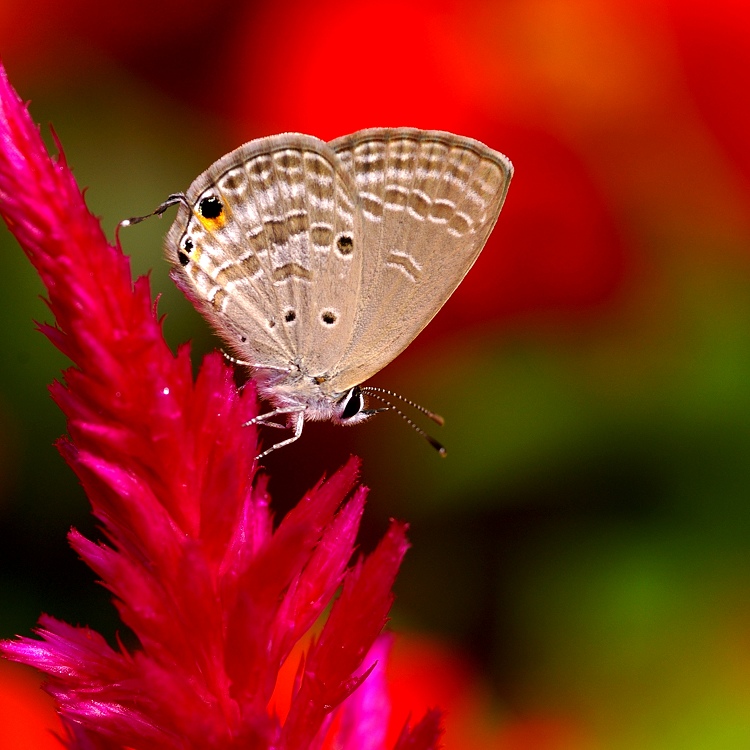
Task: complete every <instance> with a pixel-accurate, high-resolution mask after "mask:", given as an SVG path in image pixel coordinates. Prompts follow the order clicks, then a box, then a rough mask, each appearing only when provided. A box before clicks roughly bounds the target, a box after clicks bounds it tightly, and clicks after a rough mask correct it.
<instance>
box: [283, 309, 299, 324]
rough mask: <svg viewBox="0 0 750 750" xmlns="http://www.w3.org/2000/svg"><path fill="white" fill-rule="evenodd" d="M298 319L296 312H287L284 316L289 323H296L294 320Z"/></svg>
mask: <svg viewBox="0 0 750 750" xmlns="http://www.w3.org/2000/svg"><path fill="white" fill-rule="evenodd" d="M296 317H297V313H296V312H294V310H287V311H286V313H285V314H284V320H285V321H286V322H287V323H292V322H294V320H295V319H296Z"/></svg>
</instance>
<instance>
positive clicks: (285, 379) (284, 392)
mask: <svg viewBox="0 0 750 750" xmlns="http://www.w3.org/2000/svg"><path fill="white" fill-rule="evenodd" d="M253 379H254V380H255V382H256V384H257V388H258V392H259V394H260V395H261V396H262V397H263V398H264V399H266V400H267V401H270V402H271V403H272V404H273V405H274V406H275V407H276V408H277V409H279V410H281V411H289V412H290V413H294V412H300V411H301V412H303V413H304V419H305V420H306V421H323V420H332V421H333V422H337V423H339V424H355V423H357V422H361V421H363V420H365V419H367V418H368V417H369V416H370V414H369V413H367V412H365V411H363V410H362V407H363V406H364V404H363V403H361V405H360V409H359V410H357V411H355V412H353V413H351V405H349V402H350V400H351V396H352V394H353V392H354V389H350V390H348V391H343V392H333V391H332V389H331V387H330V380H329V378H328V377H326V376H325V375H316V376H310V375H307V374H305V373H304V372H303V371H302V370H301V369H299V368H293V369H291V370H271V369H265V368H257V369H255V370H254V372H253ZM355 398H357V399H360V400H361V395H359V390H358V389H356V394H355ZM348 405H349V406H348Z"/></svg>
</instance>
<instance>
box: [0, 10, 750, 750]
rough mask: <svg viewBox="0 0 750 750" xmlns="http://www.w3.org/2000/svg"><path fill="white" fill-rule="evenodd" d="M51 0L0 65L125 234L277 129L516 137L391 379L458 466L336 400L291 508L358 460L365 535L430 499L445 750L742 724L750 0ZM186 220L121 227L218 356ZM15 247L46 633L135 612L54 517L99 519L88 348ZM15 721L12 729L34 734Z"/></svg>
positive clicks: (419, 543)
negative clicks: (179, 254)
mask: <svg viewBox="0 0 750 750" xmlns="http://www.w3.org/2000/svg"><path fill="white" fill-rule="evenodd" d="M31 13H32V9H31V8H30V6H28V5H27V4H25V3H21V2H20V0H6V1H5V2H4V3H3V4H2V5H0V41H1V42H2V44H1V45H0V50H2V55H3V60H4V63H5V65H6V67H7V69H8V72H9V75H10V77H11V80H12V81H13V82H14V85H15V86H16V87H17V89H18V90H19V92H20V93H21V96H22V97H25V98H30V99H31V111H32V114H33V115H34V117H35V118H36V119H37V120H38V121H40V122H42V123H47V122H52V123H53V124H54V127H55V130H56V132H57V133H58V135H59V137H60V139H61V141H62V143H63V145H64V147H65V149H66V153H67V156H68V160H69V162H70V163H71V164H72V165H73V166H74V168H75V170H76V174H77V175H78V178H79V181H80V183H81V185H82V186H87V188H88V192H87V199H88V201H89V204H90V205H91V207H92V208H93V209H94V210H95V211H96V212H97V213H99V214H101V216H102V219H103V223H104V226H105V229H106V230H107V231H108V233H109V234H110V236H112V233H113V230H114V226H115V225H116V223H117V222H118V221H119V220H120V219H122V218H124V217H127V216H131V215H137V214H143V213H146V212H148V211H149V210H151V209H153V208H154V207H155V206H156V205H158V203H159V202H160V201H161V200H162V199H163V198H164V197H165V196H166V195H167V194H169V193H170V192H173V191H175V190H180V189H184V188H186V187H187V186H188V185H189V183H190V182H191V181H192V179H193V178H194V177H195V176H196V175H197V174H198V173H199V172H200V171H202V170H203V169H205V168H206V167H207V166H208V165H209V164H210V163H211V162H212V161H214V160H215V159H216V158H218V157H219V156H221V155H222V154H223V153H225V152H227V151H229V150H231V149H232V148H235V147H236V146H238V145H239V144H240V143H242V142H244V141H246V140H249V139H251V138H255V137H258V136H262V135H267V134H270V133H274V132H280V131H284V130H294V131H301V132H308V133H312V134H314V135H317V136H320V137H322V138H333V137H336V136H339V135H343V134H346V133H348V132H351V131H353V130H356V129H358V128H363V127H373V126H399V125H411V126H417V127H424V128H437V129H444V130H452V131H455V132H457V133H460V134H463V135H467V136H471V137H473V138H477V139H479V140H482V141H484V142H485V143H487V144H488V145H489V146H491V147H492V148H495V149H498V150H500V151H503V152H504V153H506V154H507V155H508V156H509V157H510V158H511V159H512V160H513V162H514V164H515V166H516V175H515V177H514V181H513V184H512V185H511V189H510V192H509V196H508V200H507V203H506V207H505V209H504V210H503V214H502V215H501V217H500V221H499V222H498V225H497V228H496V230H495V232H494V234H493V236H492V237H491V239H490V242H489V243H488V246H487V248H486V250H485V252H484V253H483V255H482V257H481V258H480V260H479V261H478V262H477V264H476V266H475V268H474V269H473V270H472V272H471V273H470V274H469V276H468V277H467V278H466V280H465V281H464V283H463V284H462V286H461V287H460V288H459V290H458V291H457V292H456V294H455V295H454V296H453V298H452V299H451V300H450V301H449V302H448V303H447V304H446V306H445V308H444V310H443V311H442V312H441V313H440V314H439V315H438V317H437V318H436V319H435V320H434V321H433V323H432V324H431V325H430V326H429V327H428V329H427V330H426V331H425V332H424V333H423V334H422V335H421V336H420V337H419V339H418V340H417V341H416V342H415V343H414V344H413V345H412V346H411V347H410V349H409V350H408V351H407V352H405V353H404V354H403V355H402V356H401V357H399V359H398V360H397V361H396V362H395V363H394V364H393V365H392V366H390V367H389V368H387V369H386V370H385V371H384V372H383V373H382V374H380V375H378V376H377V378H376V380H375V382H376V383H377V384H380V385H383V386H385V387H389V388H393V389H396V390H398V391H399V392H401V393H403V394H404V395H406V396H409V397H412V398H415V399H416V400H418V401H419V402H421V403H424V404H425V405H427V406H429V407H430V408H433V409H435V410H437V411H438V412H440V413H441V414H443V415H444V416H445V417H446V420H447V422H446V427H445V428H444V429H443V430H441V434H440V435H439V437H440V439H441V440H442V441H443V442H445V444H446V445H447V447H448V451H449V457H448V459H447V460H446V461H440V460H439V459H438V458H437V457H436V456H434V455H433V454H432V452H431V451H430V450H429V448H427V447H426V446H425V445H423V444H422V442H421V441H420V440H419V439H418V438H416V437H415V435H414V434H413V433H411V432H410V431H409V430H406V429H404V427H403V425H402V424H400V423H397V422H396V421H395V420H392V419H389V418H388V416H387V415H386V416H384V417H383V418H382V419H379V420H373V421H372V423H368V424H366V425H363V426H361V427H359V428H352V429H351V430H343V429H338V428H334V427H331V426H326V425H319V426H318V425H312V426H310V427H309V428H306V430H305V435H304V436H303V439H302V440H300V441H299V442H298V443H297V444H295V445H294V446H291V447H290V448H289V449H286V450H285V451H284V452H283V455H281V454H275V455H272V456H271V457H270V458H269V461H268V469H269V472H271V474H272V476H273V479H272V483H271V488H272V491H273V492H274V498H275V502H276V504H277V508H278V512H279V513H283V512H284V509H285V508H286V507H288V506H289V504H291V503H293V502H294V501H295V499H297V498H298V497H299V496H300V495H301V493H302V492H303V491H304V490H305V489H306V488H307V487H309V486H310V485H311V484H312V483H313V482H314V481H316V480H317V478H318V477H319V475H320V474H321V473H322V472H323V471H324V470H330V469H332V468H334V467H335V466H337V465H338V464H340V463H341V462H342V461H343V460H344V459H345V458H346V456H347V455H348V454H349V453H350V452H356V453H359V454H360V455H362V456H363V458H364V461H365V464H364V479H365V481H366V482H367V484H369V485H370V486H371V487H372V494H371V500H370V507H369V510H368V514H367V527H366V528H365V532H364V536H363V539H362V546H363V548H364V549H367V548H369V546H370V545H371V544H372V543H373V541H374V540H375V539H376V538H378V537H379V535H380V534H381V533H382V531H383V529H384V528H385V523H386V519H387V518H388V517H389V516H398V517H401V518H404V519H406V520H408V521H409V522H410V523H411V528H412V530H411V538H412V541H413V544H414V547H413V549H412V551H411V552H410V554H409V557H408V559H407V563H406V565H405V568H404V571H403V575H402V576H401V578H400V581H399V584H398V594H399V598H398V601H397V605H396V609H395V610H394V620H393V628H394V630H396V631H397V632H400V633H402V634H404V638H403V639H402V641H401V643H402V644H403V645H402V646H401V647H400V648H401V651H399V647H398V646H397V649H396V652H395V653H396V656H394V669H395V668H396V667H397V666H398V668H400V669H403V670H404V671H403V673H402V674H403V675H405V677H404V678H403V679H401V678H398V679H397V678H395V677H394V680H395V683H394V684H396V685H398V686H399V688H398V691H399V692H397V695H398V698H397V701H398V704H399V706H400V707H408V706H412V707H413V708H414V713H415V715H418V714H419V713H420V710H421V708H422V707H423V706H424V705H433V704H434V703H437V702H443V703H447V704H448V708H449V714H448V720H447V727H448V731H447V735H446V748H447V750H452V749H453V748H464V747H492V748H502V749H503V750H506V749H508V750H510V749H512V750H516V749H517V748H524V749H525V748H532V749H536V748H539V749H540V750H546V749H550V750H559V749H562V748H565V749H566V750H567V749H568V748H582V749H583V750H588V748H633V747H638V748H660V749H661V748H693V747H695V748H701V749H702V750H704V749H705V748H714V747H715V748H721V749H722V750H723V749H724V748H735V747H736V748H746V747H748V746H750V659H749V658H748V656H749V653H748V644H750V591H749V590H748V579H749V578H750V575H749V574H750V503H749V502H748V498H749V497H750V462H749V461H748V458H747V457H748V455H749V453H750V385H749V384H750V294H749V293H750V221H749V218H748V217H749V216H750V138H749V137H748V133H749V132H750V103H748V102H749V101H750V99H749V97H748V90H750V86H749V85H748V84H750V6H748V4H747V3H746V2H744V1H742V0H714V2H713V3H710V4H709V3H705V2H698V1H697V0H683V1H682V2H678V0H649V1H648V2H647V1H646V0H495V1H493V0H463V1H462V2H458V1H457V0H456V1H454V0H435V1H433V2H426V1H424V2H422V1H421V0H400V1H399V2H396V1H395V0H381V2H379V3H365V2H360V1H359V0H350V1H349V2H344V1H343V0H321V1H320V2H317V3H309V2H300V1H299V0H289V2H287V3H283V4H280V3H261V2H240V1H239V0H215V2H213V3H210V4H209V3H191V2H185V0H183V1H182V2H179V3H178V2H174V0H165V1H163V2H161V3H153V2H151V3H146V2H142V1H141V0H135V1H134V2H130V3H128V4H121V5H120V6H119V7H114V8H112V7H110V8H108V9H104V7H103V6H102V5H101V4H98V3H97V4H95V3H93V2H91V1H90V0H70V1H69V2H67V3H54V2H50V1H49V0H47V1H46V2H38V3H36V4H34V6H33V22H31V20H32V19H31ZM43 130H45V131H46V127H44V128H43ZM167 227H168V221H167V222H159V221H157V220H154V221H152V222H150V223H147V224H143V225H139V226H138V227H135V228H133V229H130V230H128V231H127V233H123V237H122V240H123V245H124V248H125V250H126V251H127V252H129V253H131V254H132V255H133V262H134V268H135V270H136V272H137V273H145V272H147V271H148V270H149V269H153V272H152V279H153V284H154V288H155V290H156V291H158V292H159V293H161V294H162V299H161V302H160V310H161V311H162V312H165V313H167V315H168V318H167V322H166V332H167V335H168V338H169V339H170V341H171V342H173V343H177V342H179V341H183V340H185V339H187V338H192V339H193V340H194V342H195V343H194V346H195V350H196V361H197V359H198V357H199V354H200V353H201V352H204V351H206V350H208V349H209V348H212V347H214V346H216V342H215V341H214V340H213V339H212V338H211V336H210V335H209V333H208V331H207V329H206V326H205V324H204V323H203V322H202V321H201V320H200V319H199V318H198V317H197V316H196V315H195V314H194V313H193V312H192V310H191V308H190V307H189V305H188V303H186V302H185V301H184V300H183V299H182V298H181V297H180V295H179V293H178V292H177V291H176V290H174V289H173V287H172V286H171V283H170V282H169V280H168V278H167V269H166V264H165V263H164V262H163V261H162V259H161V257H160V255H161V250H160V244H161V236H162V235H163V234H164V233H165V231H166V229H167ZM0 242H2V247H3V255H2V257H3V263H4V265H3V270H4V273H3V275H2V277H0V311H1V312H2V315H3V318H2V319H3V320H4V321H6V326H5V330H4V336H3V347H4V361H5V363H6V366H4V367H2V368H0V435H2V439H1V440H0V534H2V545H0V634H2V635H4V636H10V635H12V634H13V633H15V632H21V633H28V632H29V630H30V629H31V627H32V626H33V624H34V622H35V620H36V617H37V616H38V614H39V613H40V612H41V611H48V612H50V613H51V614H54V615H56V616H58V617H61V618H64V619H67V620H69V621H71V622H85V623H88V624H91V625H92V626H93V627H97V628H98V629H101V630H103V631H104V632H106V633H108V634H112V633H114V631H115V629H116V627H117V625H116V622H115V618H114V612H113V610H112V608H111V606H110V605H109V604H108V603H107V598H106V595H105V594H104V592H100V591H98V590H97V588H96V587H95V586H94V585H93V582H92V579H91V577H90V576H89V575H88V573H87V572H86V571H84V570H82V566H81V565H80V564H78V563H77V562H76V560H75V559H73V555H72V553H71V552H70V551H69V550H68V549H67V547H66V544H65V539H64V537H65V533H66V531H67V528H68V527H69V526H70V525H71V524H74V525H76V526H77V527H79V528H81V529H82V530H84V531H91V521H90V520H89V519H88V517H87V510H86V503H85V499H84V498H83V497H82V495H81V492H80V490H79V488H78V487H77V485H76V483H75V480H74V479H73V477H72V475H70V473H69V472H68V471H67V469H66V468H65V467H64V466H63V465H62V461H61V460H60V459H59V458H58V457H57V455H56V454H55V452H54V449H53V448H52V447H51V443H52V441H53V440H54V439H55V438H56V437H57V436H58V435H59V434H60V433H61V432H63V431H64V424H63V422H62V419H61V418H60V416H59V415H58V414H57V413H56V412H55V410H54V407H53V406H52V404H51V402H50V401H49V399H48V397H47V396H46V394H45V386H46V384H47V383H49V382H50V381H51V380H52V379H53V378H54V377H57V375H58V373H59V370H60V368H61V367H62V366H63V365H64V360H63V358H62V357H61V356H59V355H57V354H56V353H55V352H53V351H52V350H51V347H50V346H49V345H48V344H47V343H46V342H45V341H44V340H43V339H42V338H41V337H40V336H39V335H37V334H35V333H34V332H33V324H32V322H31V321H32V319H34V318H36V319H42V320H45V319H47V317H48V316H47V313H46V310H45V308H44V306H43V304H42V303H41V302H40V301H39V300H38V299H37V298H36V297H37V295H38V294H39V293H40V292H41V289H40V287H39V284H38V282H37V281H36V279H35V278H34V276H33V274H32V272H31V269H30V268H29V266H28V264H27V263H26V261H25V259H23V258H22V256H21V253H20V252H19V251H18V249H17V248H16V247H14V243H13V241H12V239H11V238H10V237H9V236H8V234H7V233H5V232H4V233H3V235H2V236H1V237H0ZM8 365H10V366H8ZM175 460H179V457H175ZM289 466H294V467H295V470H294V471H289V468H288V467H289ZM425 660H427V661H425ZM428 663H429V665H430V666H429V667H428V666H427V664H428ZM399 665H400V666H399ZM423 674H429V675H430V676H431V678H430V679H429V680H422V681H420V680H418V679H413V678H414V676H415V675H416V676H417V677H418V676H420V675H423ZM399 680H401V681H400V682H399ZM402 685H405V686H406V687H405V688H404V689H403V690H401V686H402ZM399 710H401V708H399ZM404 710H405V709H404ZM399 715H400V716H401V715H402V714H399ZM3 731H4V730H3V728H2V727H0V745H2V746H3V747H6V746H7V747H19V748H20V747H26V746H28V747H31V746H32V745H31V744H27V745H23V744H18V742H17V741H15V740H14V742H16V744H12V745H9V744H7V741H5V740H3V738H2V732H3ZM8 741H9V740H8ZM36 746H37V745H34V747H36Z"/></svg>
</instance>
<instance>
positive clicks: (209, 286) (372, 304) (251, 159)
mask: <svg viewBox="0 0 750 750" xmlns="http://www.w3.org/2000/svg"><path fill="white" fill-rule="evenodd" d="M512 175H513V166H512V164H511V162H510V160H509V159H507V158H506V157H505V156H503V155H502V154H500V153H498V152H497V151H493V150H492V149H490V148H488V147H487V146H485V145H484V144H482V143H480V142H478V141H475V140H472V139H470V138H463V137H461V136H457V135H452V134H451V133H444V132H440V131H436V130H417V129H414V128H395V129H383V128H372V129H368V130H360V131H359V132H357V133H353V134H352V135H348V136H344V137H343V138H337V139H335V140H333V141H330V142H328V143H326V142H325V141H321V140H319V139H318V138H314V137H312V136H309V135H301V134H298V133H282V134H281V135H275V136H271V137H268V138H260V139H258V140H254V141H250V142H249V143H246V144H245V145H244V146H240V147H239V148H238V149H236V150H235V151H232V152H231V153H229V154H227V155H226V156H224V157H222V158H221V159H219V160H218V161H217V162H215V163H214V164H213V165H211V166H210V167H209V168H208V169H207V170H206V171H205V172H204V173H203V174H202V175H200V176H199V177H198V178H197V179H196V180H195V181H194V182H193V183H192V185H190V187H189V188H188V190H187V192H186V193H175V194H174V195H170V196H169V198H167V200H166V201H164V203H162V204H161V205H160V206H159V207H158V208H157V209H156V211H154V212H153V214H149V215H150V216H152V215H160V214H162V213H163V212H164V211H166V209H167V208H169V207H170V206H173V205H178V206H179V209H178V212H177V217H176V218H175V221H174V223H173V224H172V227H171V229H170V230H169V233H168V234H167V237H166V241H165V248H166V253H167V258H168V260H169V261H170V262H171V263H172V264H173V266H174V268H173V270H172V272H171V276H172V278H173V279H174V281H175V282H176V283H177V285H178V286H179V287H180V289H182V290H183V291H184V292H185V294H186V295H187V296H188V297H189V298H190V299H191V300H192V302H193V304H194V305H195V307H196V308H197V309H198V311H199V312H201V313H202V314H203V315H204V316H205V317H206V319H207V320H208V321H209V323H210V324H211V325H212V326H213V327H214V328H215V329H216V331H217V333H218V334H219V335H220V336H221V338H222V339H224V341H225V342H226V343H227V345H228V346H229V348H230V349H231V350H232V351H233V352H234V353H235V355H236V357H230V359H232V361H234V362H236V363H238V364H240V365H245V366H247V367H250V368H252V377H253V379H254V380H255V382H256V384H257V387H258V391H259V393H260V394H261V395H262V396H263V397H264V398H266V399H267V400H269V401H270V402H271V403H272V404H273V406H274V407H275V408H274V409H273V410H272V411H270V412H267V413H265V414H262V415H260V416H259V417H256V418H255V419H254V420H252V421H251V422H248V423H247V424H260V423H264V424H268V425H270V426H275V427H285V426H288V427H289V428H291V429H292V430H293V434H292V436H291V437H289V438H288V439H286V440H282V441H281V442H279V443H276V444H275V445H273V446H271V447H270V448H268V449H267V450H265V451H264V452H263V453H261V454H260V455H259V456H258V458H262V457H263V456H266V455H267V454H268V453H270V452H271V451H273V450H275V449H277V448H280V447H281V446H283V445H288V444H289V443H291V442H293V441H295V440H297V439H298V438H299V437H300V435H301V434H302V427H303V424H304V422H305V420H325V419H330V420H332V421H334V422H336V423H338V424H355V423H357V422H361V421H363V420H365V419H367V418H368V417H369V416H371V415H372V414H374V413H376V412H378V411H381V410H385V409H393V410H394V411H397V412H398V413H399V414H400V415H401V416H402V417H404V418H405V419H407V421H408V422H409V423H410V424H412V426H414V427H415V429H417V431H418V432H419V433H420V434H422V435H423V436H424V437H425V438H427V439H428V440H429V441H430V442H431V443H432V445H433V446H434V447H435V448H437V449H438V450H439V451H440V453H441V454H442V455H445V450H444V448H443V447H442V446H441V445H440V444H439V443H438V442H437V441H436V440H434V439H433V438H431V437H429V436H428V435H427V434H426V433H425V432H424V431H423V430H421V429H420V428H418V427H416V426H415V425H414V423H413V422H412V421H411V420H409V419H408V418H407V417H406V416H405V415H404V414H403V413H402V412H401V411H400V410H398V409H397V408H396V407H395V406H394V405H393V404H392V403H390V402H389V401H388V400H387V399H386V398H385V396H384V395H383V394H387V395H390V396H394V397H396V398H401V399H402V400H403V401H406V402H407V403H409V404H411V405H412V406H415V407H416V408H418V409H419V410H420V411H422V412H424V413H425V414H427V416H429V417H431V418H432V419H434V420H435V421H436V422H437V423H438V424H442V423H443V420H442V418H441V417H439V416H438V415H437V414H434V413H432V412H429V411H428V410H426V409H422V408H421V407H419V406H417V405H416V404H414V403H413V402H411V401H408V400H407V399H403V398H402V397H400V396H398V395H397V394H394V393H392V392H391V391H386V390H384V389H379V388H374V387H371V386H370V387H368V386H362V385H361V384H362V383H363V382H364V381H365V380H367V379H368V378H369V377H371V376H372V375H374V374H375V373H376V372H378V371H379V370H380V369H382V368H383V367H385V366H386V365H387V364H388V363H389V362H391V360H393V359H394V358H395V357H396V356H397V355H398V354H400V353H401V352H402V351H403V350H404V349H405V348H406V347H407V346H408V345H409V344H410V343H411V342H412V341H413V340H414V338H415V337H416V336H417V334H418V333H419V332H420V331H421V330H422V329H423V328H424V327H425V326H426V325H427V324H428V323H429V322H430V320H431V319H432V318H433V317H434V315H435V314H436V313H437V312H438V310H440V308H441V307H442V306H443V305H444V304H445V302H446V300H447V299H448V298H449V297H450V295H451V294H452V293H453V291H454V290H455V289H456V287H457V286H458V285H459V283H460V282H461V280H462V279H463V277H464V276H465V275H466V273H467V272H468V270H469V269H470V268H471V266H472V265H473V263H474V261H475V260H476V259H477V256H478V255H479V253H480V252H481V250H482V248H483V247H484V245H485V242H486V241H487V238H488V237H489V234H490V232H491V231H492V228H493V227H494V225H495V222H496V221H497V218H498V215H499V213H500V209H501V208H502V205H503V201H504V200H505V195H506V193H507V191H508V185H509V184H510V179H511V177H512ZM144 218H146V217H136V218H134V219H128V220H126V221H124V222H122V224H123V225H126V224H132V223H136V222H138V221H141V220H143V219H144ZM365 396H370V397H372V398H375V399H376V400H378V401H381V402H383V403H385V404H387V406H385V407H382V408H379V409H368V408H365ZM275 418H282V419H283V418H286V421H287V424H286V425H280V424H278V423H277V422H274V421H273V420H274V419H275Z"/></svg>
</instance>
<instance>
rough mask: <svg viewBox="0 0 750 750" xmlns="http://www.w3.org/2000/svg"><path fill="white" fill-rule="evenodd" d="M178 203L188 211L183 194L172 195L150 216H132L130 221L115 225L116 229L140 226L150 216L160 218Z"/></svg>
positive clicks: (126, 220) (187, 204) (124, 220)
mask: <svg viewBox="0 0 750 750" xmlns="http://www.w3.org/2000/svg"><path fill="white" fill-rule="evenodd" d="M178 203H182V205H183V206H187V208H188V209H189V208H190V204H189V203H188V201H187V198H186V197H185V194H184V193H172V195H170V196H169V197H168V198H167V200H165V201H164V203H162V204H161V205H159V206H157V208H156V210H154V211H152V212H151V213H150V214H146V215H145V216H133V217H132V218H131V219H123V220H122V221H121V222H120V223H119V224H118V225H117V228H118V229H119V228H120V227H129V226H130V225H131V224H140V223H141V222H142V221H145V220H146V219H150V218H151V217H152V216H161V215H162V214H163V213H164V212H165V211H166V210H167V209H168V208H170V207H171V206H176V205H177V204H178Z"/></svg>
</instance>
